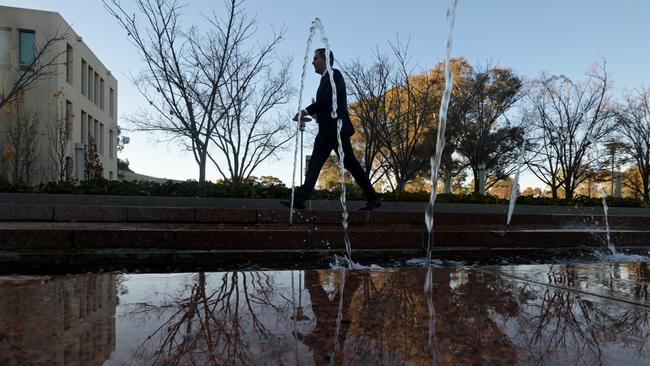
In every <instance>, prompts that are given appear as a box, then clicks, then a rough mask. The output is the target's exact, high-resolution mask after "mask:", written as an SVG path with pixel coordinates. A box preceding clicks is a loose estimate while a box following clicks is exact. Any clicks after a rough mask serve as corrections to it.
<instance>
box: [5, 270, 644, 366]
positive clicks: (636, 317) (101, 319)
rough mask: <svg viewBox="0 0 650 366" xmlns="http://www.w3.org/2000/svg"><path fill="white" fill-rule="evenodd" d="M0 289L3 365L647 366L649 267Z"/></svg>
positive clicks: (102, 277) (317, 273) (128, 280)
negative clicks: (426, 287) (427, 283)
mask: <svg viewBox="0 0 650 366" xmlns="http://www.w3.org/2000/svg"><path fill="white" fill-rule="evenodd" d="M425 277H426V269H423V268H395V269H369V270H338V269H337V270H331V269H330V270H300V271H297V270H296V271H236V272H199V273H171V274H124V273H100V274H84V275H69V276H54V277H46V276H4V277H0V365H193V364H201V365H203V364H208V365H210V364H214V365H323V364H337V365H364V364H366V365H381V364H384V365H429V364H443V365H444V364H503V365H511V364H584V365H594V364H612V365H624V364H625V365H630V364H650V346H649V345H648V342H647V339H648V337H649V336H650V312H649V310H650V308H649V306H650V302H649V301H648V281H649V279H650V266H649V264H648V263H582V264H579V263H578V264H554V265H505V266H471V267H467V266H458V267H440V268H434V269H433V271H432V278H433V291H432V296H433V298H432V303H433V306H434V309H435V311H434V312H433V314H434V315H433V316H434V319H433V324H435V327H433V329H435V334H433V337H432V339H433V343H430V342H429V320H430V319H429V316H430V315H429V314H430V312H429V310H428V308H427V299H426V298H425V292H424V291H423V283H424V280H425Z"/></svg>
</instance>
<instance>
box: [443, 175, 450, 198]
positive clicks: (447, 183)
mask: <svg viewBox="0 0 650 366" xmlns="http://www.w3.org/2000/svg"><path fill="white" fill-rule="evenodd" d="M444 182H445V194H450V193H451V170H449V171H446V172H445V179H444Z"/></svg>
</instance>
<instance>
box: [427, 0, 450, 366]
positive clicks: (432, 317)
mask: <svg viewBox="0 0 650 366" xmlns="http://www.w3.org/2000/svg"><path fill="white" fill-rule="evenodd" d="M458 1H459V0H452V4H451V6H450V7H449V10H447V20H448V21H449V28H448V31H447V58H446V60H445V90H444V91H443V93H442V101H441V103H440V113H439V116H440V120H439V122H438V136H437V139H436V152H435V155H434V156H432V157H431V197H430V198H429V204H428V205H427V208H426V211H425V224H426V226H427V232H428V235H427V267H428V268H427V277H426V279H425V281H424V295H425V296H426V298H427V307H428V310H429V338H428V345H429V348H430V350H431V357H432V360H433V362H434V364H436V365H438V364H440V357H438V355H437V354H438V351H437V350H438V347H437V342H436V311H435V306H434V304H433V284H432V282H433V280H432V277H433V274H432V272H431V249H432V244H433V205H434V204H435V202H436V195H437V191H436V186H437V182H438V168H440V161H441V160H442V150H443V149H444V148H445V127H446V125H447V110H448V108H449V101H450V100H451V90H452V87H453V80H452V74H451V66H450V64H449V59H450V58H451V50H452V45H453V34H454V22H455V20H456V8H457V6H458Z"/></svg>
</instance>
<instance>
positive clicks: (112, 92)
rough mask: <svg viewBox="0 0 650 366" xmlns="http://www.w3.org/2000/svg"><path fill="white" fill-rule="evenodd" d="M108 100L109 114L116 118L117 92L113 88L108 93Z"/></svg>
mask: <svg viewBox="0 0 650 366" xmlns="http://www.w3.org/2000/svg"><path fill="white" fill-rule="evenodd" d="M108 99H109V100H108V114H109V115H110V116H111V117H115V90H113V88H110V90H109V91H108Z"/></svg>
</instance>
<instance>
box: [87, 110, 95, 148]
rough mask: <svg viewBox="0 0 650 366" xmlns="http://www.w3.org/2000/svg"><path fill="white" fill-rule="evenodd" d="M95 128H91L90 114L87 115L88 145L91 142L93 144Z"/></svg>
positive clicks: (91, 117)
mask: <svg viewBox="0 0 650 366" xmlns="http://www.w3.org/2000/svg"><path fill="white" fill-rule="evenodd" d="M94 133H95V128H94V126H93V116H91V115H90V114H89V115H88V143H90V142H91V141H92V142H94V139H95V136H94Z"/></svg>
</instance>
